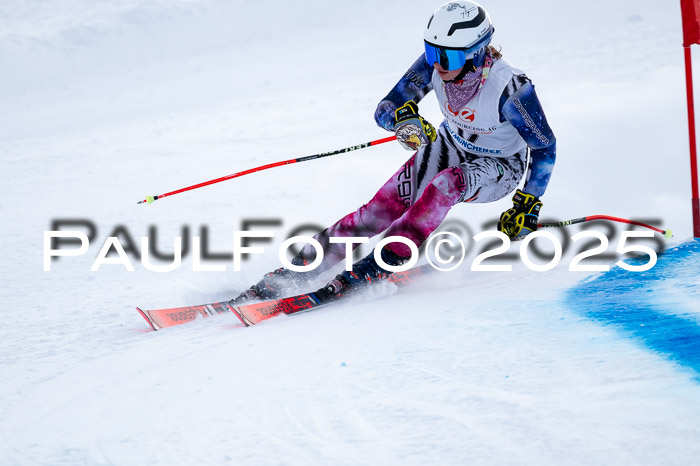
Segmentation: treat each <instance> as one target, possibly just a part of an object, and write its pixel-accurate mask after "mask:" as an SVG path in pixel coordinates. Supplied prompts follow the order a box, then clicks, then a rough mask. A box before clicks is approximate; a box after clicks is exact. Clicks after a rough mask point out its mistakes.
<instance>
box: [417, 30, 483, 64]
mask: <svg viewBox="0 0 700 466" xmlns="http://www.w3.org/2000/svg"><path fill="white" fill-rule="evenodd" d="M490 39H491V34H489V35H487V36H485V37H484V38H483V39H482V40H480V41H479V42H477V43H476V44H474V45H473V46H471V47H469V48H465V49H457V48H448V47H440V46H438V45H434V44H431V43H430V42H428V41H425V59H426V60H427V61H428V65H430V66H433V64H434V63H439V64H440V66H441V67H442V68H443V69H445V70H446V71H453V70H458V69H460V68H462V67H463V66H464V65H465V64H466V63H467V60H473V61H474V66H475V67H479V66H481V65H483V64H484V56H486V45H488V43H489V41H490Z"/></svg>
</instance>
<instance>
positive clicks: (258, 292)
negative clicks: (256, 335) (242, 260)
mask: <svg viewBox="0 0 700 466" xmlns="http://www.w3.org/2000/svg"><path fill="white" fill-rule="evenodd" d="M292 264H294V265H308V263H307V262H306V261H305V260H304V258H303V257H302V253H301V252H300V253H299V254H298V255H297V256H296V257H295V258H294V259H292ZM317 276H318V272H316V270H312V271H310V272H295V271H293V270H289V269H285V268H284V267H280V268H279V269H277V270H273V271H272V272H269V273H266V274H265V275H264V276H263V278H262V279H261V280H260V281H259V282H258V283H256V284H255V285H253V286H251V287H250V288H249V289H247V290H245V291H244V292H243V293H241V294H239V295H238V296H236V297H235V298H233V299H232V300H231V301H229V303H230V304H231V305H234V306H237V305H240V304H245V303H247V302H252V301H265V300H269V299H277V298H281V297H283V296H284V295H286V294H288V292H289V291H291V289H293V288H298V287H300V286H304V285H307V284H308V283H309V282H311V280H313V279H314V278H316V277H317Z"/></svg>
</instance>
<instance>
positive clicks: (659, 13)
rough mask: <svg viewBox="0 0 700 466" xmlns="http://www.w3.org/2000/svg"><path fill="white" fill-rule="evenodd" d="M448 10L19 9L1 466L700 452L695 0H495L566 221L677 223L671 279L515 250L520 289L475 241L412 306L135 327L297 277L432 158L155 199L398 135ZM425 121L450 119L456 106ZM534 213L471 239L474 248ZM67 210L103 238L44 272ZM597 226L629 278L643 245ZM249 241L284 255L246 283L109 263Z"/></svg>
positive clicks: (392, 298)
mask: <svg viewBox="0 0 700 466" xmlns="http://www.w3.org/2000/svg"><path fill="white" fill-rule="evenodd" d="M439 4H440V2H439V1H438V2H433V3H431V2H425V1H417V0H408V1H401V2H371V1H364V0H358V1H355V2H352V4H346V3H338V2H321V1H313V2H297V3H293V2H281V1H279V2H277V1H273V2H266V3H255V2H245V1H241V0H233V1H223V0H220V1H217V0H187V1H185V0H181V1H177V0H169V1H165V0H160V1H148V2H147V1H144V0H126V1H121V2H90V1H87V0H72V1H67V2H39V1H23V0H4V1H3V2H2V8H0V69H1V70H2V72H0V101H1V102H2V108H3V111H2V112H1V113H0V140H2V144H0V157H1V160H2V171H1V173H2V174H1V175H0V177H1V178H0V179H1V180H2V183H0V189H1V190H2V197H1V198H2V201H1V202H0V214H1V217H0V218H2V219H3V221H4V228H3V229H2V230H1V231H0V241H1V246H2V255H3V259H2V261H0V267H1V269H2V281H0V290H1V291H2V302H3V307H2V316H3V317H2V321H3V325H2V326H0V373H1V374H2V383H0V419H2V422H1V423H0V464H11V465H15V464H17V465H24V464H52V465H53V464H168V465H170V464H227V463H228V464H251V465H253V464H255V465H260V464H435V463H439V464H643V465H647V464H692V463H694V462H697V458H698V457H699V455H700V442H698V438H700V421H699V419H700V385H699V380H700V376H699V374H700V362H699V361H698V360H699V357H698V355H700V351H697V344H698V330H697V328H698V327H697V326H698V324H699V322H700V307H699V305H698V303H699V302H700V300H698V289H699V288H700V277H699V275H698V270H699V268H698V265H700V264H699V263H698V260H697V258H698V255H699V251H698V248H697V246H696V245H695V244H694V243H688V242H687V241H688V240H689V239H690V236H691V225H690V219H689V217H690V201H689V199H690V177H689V175H688V161H687V142H686V141H687V137H686V131H687V123H686V116H685V101H684V81H683V63H682V48H681V46H680V43H681V29H680V28H681V23H680V8H679V6H678V5H676V4H675V3H674V2H670V4H669V5H668V6H667V7H663V8H662V7H660V6H659V3H658V2H652V1H649V0H641V1H631V0H620V1H617V2H603V1H599V0H594V1H591V2H587V3H586V4H585V6H584V5H572V4H571V3H570V2H549V1H544V0H533V1H530V2H515V1H502V2H495V1H488V0H484V2H483V4H484V6H485V7H486V8H487V9H488V10H489V12H490V14H491V16H492V19H493V21H494V23H495V26H496V35H495V39H494V44H495V45H500V46H501V47H502V51H503V54H504V56H505V57H506V58H507V59H508V60H510V61H511V62H513V63H514V64H516V65H517V66H519V67H521V68H523V69H524V70H526V72H527V73H528V75H529V76H530V77H531V78H532V80H533V82H534V83H535V85H536V86H537V91H538V94H539V97H540V99H541V101H542V102H543V105H544V107H545V111H546V113H547V116H548V119H549V122H550V124H551V126H552V128H553V129H554V131H555V134H556V136H557V140H558V147H559V148H558V155H559V157H558V161H557V166H556V169H555V173H554V176H553V178H552V182H551V184H550V187H549V190H548V192H547V193H546V195H545V196H544V198H543V202H544V207H543V210H542V217H543V219H544V220H555V219H557V220H562V219H567V218H573V217H580V216H584V215H592V214H609V215H615V216H621V217H628V218H636V219H646V220H647V221H650V222H654V223H655V224H657V225H663V226H664V227H668V228H671V229H672V230H673V231H674V233H675V237H674V238H673V239H671V240H670V241H669V242H666V243H665V246H667V247H669V248H671V249H669V252H668V254H666V255H664V256H662V257H661V258H660V259H659V263H658V264H657V265H656V266H655V267H654V268H653V269H652V270H651V271H650V272H648V273H639V274H636V275H634V274H633V275H629V274H628V275H625V274H622V275H620V272H619V269H618V268H615V267H613V271H612V272H611V274H602V273H596V274H593V273H585V272H570V271H568V265H569V263H570V262H571V260H572V256H573V254H574V252H575V250H574V249H573V247H571V246H569V248H568V250H567V251H565V254H564V257H563V259H562V261H561V263H560V264H559V265H558V266H557V267H556V268H554V269H553V270H551V271H548V272H534V271H532V270H529V269H528V268H526V267H525V266H524V265H523V264H522V262H521V261H520V260H519V259H518V257H517V255H516V256H515V258H513V259H510V260H509V262H507V263H510V264H512V265H513V271H512V272H470V270H469V263H470V262H471V261H472V260H473V258H474V252H475V248H473V247H472V250H471V254H470V255H469V256H468V257H467V260H466V261H465V264H464V265H463V266H461V267H460V268H459V269H458V271H456V272H454V273H451V274H449V275H447V276H444V275H439V276H437V277H435V278H432V279H429V280H426V281H424V282H423V283H419V284H417V285H416V286H414V287H411V288H410V289H408V290H406V291H400V292H399V291H398V290H397V289H396V288H395V287H393V286H391V285H388V284H386V285H384V286H379V287H377V288H376V289H373V290H371V292H369V293H367V294H365V295H363V296H360V297H358V298H357V299H355V300H352V301H348V302H344V303H342V304H339V305H337V306H332V307H329V308H327V309H324V310H319V311H317V312H312V313H307V314H301V315H297V316H294V317H278V318H274V319H271V320H269V321H266V322H264V323H262V324H260V325H258V326H255V327H250V328H245V329H244V328H241V326H240V324H239V323H238V322H237V321H236V320H235V318H234V317H233V316H232V315H223V316H219V317H216V318H210V319H205V320H201V321H197V322H195V323H192V324H188V325H183V326H180V327H175V328H172V329H166V330H163V331H160V332H149V331H147V330H148V325H147V324H146V322H144V321H143V320H142V319H141V317H140V316H139V315H138V313H137V312H136V311H135V310H134V307H135V306H142V307H144V308H158V307H174V306H183V305H187V304H198V303H205V302H213V301H219V300H223V299H227V298H231V297H233V296H234V295H236V294H237V293H238V292H239V291H241V290H242V289H244V288H245V287H247V286H249V285H250V284H251V283H252V282H253V281H255V280H257V279H258V278H259V277H260V275H261V274H262V273H264V272H266V271H269V270H271V269H273V268H276V267H278V266H279V260H278V258H277V248H278V247H279V245H280V244H281V242H282V241H283V240H284V239H285V238H286V237H287V236H288V235H289V234H290V233H291V232H292V231H294V230H295V229H296V228H297V227H301V226H304V225H309V224H311V225H317V226H323V225H327V224H329V223H330V222H332V221H334V220H336V219H337V218H338V217H339V216H341V215H344V214H345V213H347V212H350V211H351V210H353V209H355V208H357V207H358V206H359V205H361V204H362V203H363V202H366V201H367V200H368V199H369V198H370V197H371V196H372V195H373V194H374V192H375V190H376V189H377V188H378V187H379V186H380V185H381V183H383V182H384V181H385V180H386V178H387V177H388V176H390V175H391V174H392V173H393V172H394V171H395V170H396V169H397V167H399V166H400V164H401V163H402V162H403V161H404V160H405V159H406V158H407V157H408V156H409V155H410V154H409V153H408V152H406V151H404V150H403V149H401V147H400V146H399V145H398V144H395V143H394V144H384V145H382V146H379V147H376V148H370V149H364V150H362V151H357V152H353V153H350V154H346V155H339V156H334V157H331V158H327V159H323V160H319V161H313V162H308V163H304V164H297V165H291V166H286V167H283V168H276V169H273V170H270V171H267V172H263V173H258V174H254V175H250V176H247V177H243V178H239V179H236V180H233V181H228V182H225V183H221V184H218V185H214V186H210V187H207V188H203V189H201V190H197V191H193V192H190V193H185V194H181V195H178V196H175V197H172V198H168V199H163V200H161V201H158V202H157V203H156V204H153V205H151V206H143V205H141V206H137V205H136V202H137V201H139V200H141V199H143V198H144V196H145V195H153V194H161V193H164V192H167V191H171V190H174V189H177V188H180V187H184V186H188V185H191V184H195V183H198V182H201V181H205V180H208V179H212V178H216V177H219V176H223V175H226V174H229V173H233V172H236V171H239V170H243V169H247V168H251V167H254V166H258V165H263V164H266V163H272V162H276V161H279V160H285V159H289V158H293V157H299V156H304V155H309V154H315V153H319V152H325V151H329V150H333V149H338V148H341V147H346V146H350V145H354V144H359V143H362V142H366V141H370V140H373V139H377V138H380V137H384V136H385V135H386V133H385V132H383V131H381V130H380V129H379V128H377V127H376V125H375V124H374V121H373V118H372V115H373V112H374V108H375V105H376V104H377V102H378V101H379V100H380V99H381V98H382V97H383V96H384V95H385V94H386V93H387V92H388V90H389V89H390V88H391V86H393V84H394V83H395V82H396V81H397V80H398V78H399V77H400V76H401V74H402V73H403V72H404V71H405V69H406V68H407V67H408V66H409V65H410V64H411V63H412V62H413V61H414V60H415V58H416V57H417V56H418V54H419V53H421V49H422V28H423V27H424V25H425V22H426V20H427V18H428V17H429V16H430V13H431V12H432V11H433V10H434V9H435V8H436V7H437V6H439ZM695 63H697V65H700V63H698V62H697V60H696V61H695ZM697 65H696V69H700V66H697ZM696 84H697V85H700V83H696ZM421 113H422V114H423V115H424V116H425V117H426V118H427V119H428V120H429V121H432V122H433V123H435V124H437V123H439V121H440V113H439V109H438V108H437V106H436V105H435V99H434V97H432V96H428V97H427V98H426V99H425V100H424V101H423V102H422V103H421ZM508 204H509V200H508V199H504V200H502V201H500V202H498V203H494V204H491V205H469V206H467V205H463V206H458V207H457V208H455V209H454V210H453V212H451V214H450V217H449V218H448V221H449V222H451V225H452V226H453V227H454V228H458V227H459V228H461V229H462V232H463V233H465V234H466V235H467V236H469V235H472V236H473V235H474V234H476V233H478V232H480V231H482V230H484V229H487V228H485V225H486V224H487V223H488V222H490V221H493V219H495V218H496V216H497V215H498V214H499V213H500V212H501V211H503V210H504V209H505V208H506V207H507V206H508ZM66 219H72V220H80V221H83V222H84V221H89V222H91V223H92V224H94V226H95V227H96V228H95V232H94V233H95V236H94V239H93V240H92V241H91V243H90V247H89V249H88V252H87V253H86V254H84V255H82V256H79V257H63V258H60V259H58V260H54V261H52V263H51V271H50V272H45V271H44V269H43V264H44V256H43V248H44V239H43V238H44V236H43V235H44V231H46V230H51V229H52V222H53V221H55V220H64V221H65V220H66ZM251 220H257V221H260V220H267V221H270V220H272V221H274V222H276V223H272V224H269V223H268V225H267V226H265V225H261V224H257V225H254V226H252V227H251V226H250V225H249V224H248V225H247V224H246V221H251ZM151 227H152V228H153V229H152V230H150V231H149V228H151ZM203 227H204V228H205V229H206V233H203V232H202V228H203ZM62 228H63V229H70V227H69V226H64V227H62ZM76 228H77V229H80V230H82V231H86V228H85V226H84V224H83V226H78V227H76ZM459 228H458V229H459ZM595 228H596V229H599V230H600V231H603V232H605V233H606V234H607V235H609V236H610V237H611V238H610V248H609V250H608V251H609V252H610V253H611V255H610V256H609V257H607V258H605V259H604V260H599V261H598V262H602V263H605V264H613V263H614V262H616V261H617V260H618V259H620V258H621V256H620V255H618V254H616V253H615V246H616V243H617V240H618V239H619V237H620V232H621V231H622V230H621V228H622V227H615V229H613V230H610V229H609V228H606V227H605V226H604V225H597V226H596V227H595ZM245 229H256V230H262V229H270V230H272V231H274V232H275V238H274V240H273V242H271V243H268V244H265V245H264V246H265V253H264V254H259V255H255V256H254V257H253V258H251V259H249V260H247V261H245V262H244V263H243V266H242V270H241V271H240V272H234V271H233V267H232V263H231V261H230V260H220V261H217V262H206V264H207V265H209V266H211V265H219V266H226V272H216V271H210V272H195V271H193V266H194V265H193V257H192V254H191V253H190V254H187V255H186V256H185V257H184V259H183V261H182V265H181V266H180V267H178V268H177V269H176V270H174V271H171V272H167V273H156V272H151V271H149V270H147V269H146V268H145V266H144V265H143V264H142V263H141V261H140V260H139V258H138V256H134V255H131V254H130V255H129V259H130V261H131V262H132V264H133V266H134V269H135V270H134V271H133V272H130V271H127V270H126V268H125V267H124V266H123V265H113V264H105V265H102V266H101V267H100V268H99V270H98V271H96V272H91V271H90V268H91V266H92V264H93V261H94V260H95V258H96V257H97V255H98V253H99V252H100V249H101V247H102V245H103V244H104V243H105V241H106V240H107V237H108V236H112V235H116V236H118V237H120V239H121V240H122V244H123V245H124V247H125V248H126V249H127V250H128V251H140V250H141V245H140V243H139V241H140V238H141V237H145V236H149V237H150V239H151V241H154V240H157V242H158V244H157V249H158V250H160V251H163V252H169V251H172V248H173V246H172V244H173V238H174V237H175V236H183V237H185V238H189V239H190V242H189V244H190V247H191V246H192V238H191V237H193V236H204V235H205V234H207V235H208V248H209V252H210V253H218V254H223V253H229V254H230V253H231V251H232V244H233V240H232V238H233V232H234V231H236V230H245ZM582 229H585V228H574V227H572V228H571V229H569V230H565V231H559V232H556V235H557V237H558V238H560V239H561V240H562V241H564V240H565V239H566V237H567V236H568V237H570V236H571V235H573V234H574V233H576V232H578V231H581V230H582ZM115 232H116V233H115ZM129 239H131V240H133V241H132V242H131V243H129ZM653 244H656V246H659V243H658V242H657V243H653ZM260 245H261V246H262V245H263V243H260ZM70 247H75V246H67V247H66V248H67V249H68V248H70ZM518 247H519V246H518V245H513V246H512V247H511V249H512V251H513V252H515V253H517V251H518ZM369 250H370V249H369V247H366V248H364V249H363V251H364V252H369ZM321 281H323V280H321ZM631 315H633V316H634V318H635V319H636V320H634V321H633V320H629V319H627V318H626V316H631ZM659 322H661V323H664V325H665V326H664V327H663V328H660V327H655V326H654V325H655V324H658V323H659ZM645 329H649V331H648V332H647V331H646V330H645Z"/></svg>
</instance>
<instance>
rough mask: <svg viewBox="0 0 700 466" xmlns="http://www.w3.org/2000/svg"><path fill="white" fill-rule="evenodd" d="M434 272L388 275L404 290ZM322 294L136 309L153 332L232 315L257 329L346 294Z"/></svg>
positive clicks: (415, 270) (425, 268) (419, 269)
mask: <svg viewBox="0 0 700 466" xmlns="http://www.w3.org/2000/svg"><path fill="white" fill-rule="evenodd" d="M432 270H433V268H432V267H430V266H429V265H427V264H426V265H422V266H420V267H415V268H412V269H409V270H406V271H404V272H396V273H393V274H391V275H389V277H388V279H387V281H389V282H391V283H394V284H395V285H396V286H398V287H404V286H406V285H408V284H410V283H412V282H414V281H415V280H416V279H417V278H418V277H420V276H423V275H425V274H427V273H430V272H431V271H432ZM320 291H321V290H318V291H314V292H311V293H303V294H299V295H296V296H290V297H288V298H280V299H273V300H270V301H263V302H258V303H252V304H240V305H236V306H234V305H231V304H230V302H229V301H221V302H218V303H209V304H200V305H196V306H185V307H174V308H169V309H150V310H143V309H141V308H139V307H137V308H136V310H137V311H139V313H140V314H141V316H142V317H143V318H144V319H145V320H146V322H148V324H149V325H150V326H151V328H152V329H153V330H160V329H163V328H167V327H174V326H176V325H182V324H186V323H188V322H192V321H193V320H195V319H197V318H198V317H199V316H201V317H210V316H213V315H218V314H226V313H229V312H231V313H233V314H235V315H236V317H238V319H239V320H240V321H241V322H242V323H243V325H245V326H246V327H248V326H250V325H255V324H257V323H260V322H262V321H263V320H267V319H269V318H271V317H274V316H276V315H279V314H282V313H284V314H287V315H291V314H296V313H298V312H302V311H309V310H311V309H316V308H319V307H321V306H325V305H327V304H330V303H333V302H336V301H337V300H338V299H340V298H341V297H342V296H344V295H343V294H338V295H334V296H333V299H327V298H324V295H325V294H324V293H320Z"/></svg>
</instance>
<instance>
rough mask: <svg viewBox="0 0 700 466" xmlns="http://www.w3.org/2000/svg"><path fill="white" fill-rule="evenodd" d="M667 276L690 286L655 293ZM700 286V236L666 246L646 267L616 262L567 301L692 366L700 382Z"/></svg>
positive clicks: (637, 261)
mask: <svg viewBox="0 0 700 466" xmlns="http://www.w3.org/2000/svg"><path fill="white" fill-rule="evenodd" d="M648 259H649V257H648V256H642V257H640V258H635V259H633V260H630V261H627V262H628V263H630V264H631V265H641V264H644V263H647V262H648ZM664 281H666V282H670V281H672V282H673V283H684V284H686V287H684V289H682V290H674V293H668V296H664V295H662V296H652V295H654V293H658V292H659V288H663V287H664V283H663V282H664ZM667 287H668V286H667ZM699 288H700V241H698V240H695V241H690V242H688V243H684V244H682V245H680V246H677V247H674V248H671V249H667V250H666V251H665V252H664V253H663V254H660V255H659V258H658V262H657V263H656V265H654V267H652V268H651V269H650V270H648V271H646V272H629V271H627V270H624V269H621V268H619V267H617V266H613V267H612V268H611V270H610V271H609V272H606V273H603V274H601V275H599V276H597V277H595V278H594V279H592V280H588V281H583V282H581V283H579V284H578V285H576V286H575V287H573V288H571V289H570V290H568V291H567V293H566V296H565V303H566V305H567V306H568V307H569V308H571V309H574V310H576V311H577V312H578V313H580V314H581V315H584V316H586V317H588V318H590V319H593V320H595V321H598V322H601V323H603V324H606V325H612V326H614V327H615V328H617V329H619V330H620V331H622V332H623V333H625V334H627V335H628V336H630V337H632V338H634V339H635V340H637V341H639V342H640V343H641V344H643V345H645V346H646V347H648V348H649V349H651V350H652V351H654V352H657V353H659V354H661V355H664V356H665V357H667V358H669V359H671V360H673V361H676V362H677V363H679V364H680V365H682V366H684V367H687V368H690V369H692V370H693V371H694V372H695V377H694V378H695V380H696V381H698V382H700V323H698V322H699V321H698V320H697V319H698V317H700V312H698V311H699V310H700V290H699ZM660 292H661V293H663V291H660ZM691 312H692V316H691V315H690V313H691ZM684 314H685V315H686V316H687V317H684Z"/></svg>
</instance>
